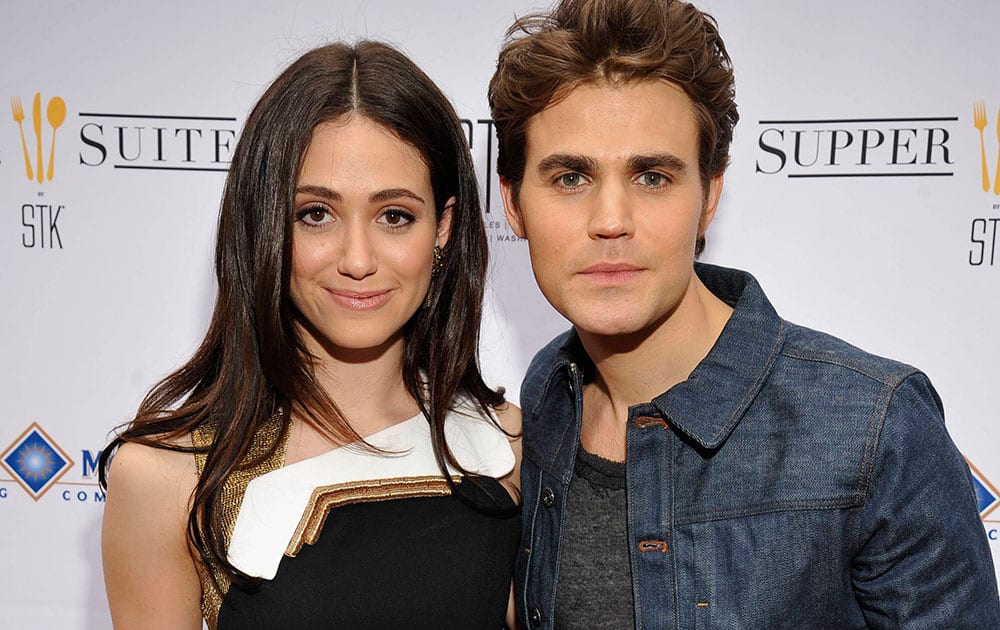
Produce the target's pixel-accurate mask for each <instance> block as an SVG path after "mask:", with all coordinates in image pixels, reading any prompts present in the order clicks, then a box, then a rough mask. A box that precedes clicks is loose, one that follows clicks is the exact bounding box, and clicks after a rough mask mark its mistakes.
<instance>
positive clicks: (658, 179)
mask: <svg viewBox="0 0 1000 630" xmlns="http://www.w3.org/2000/svg"><path fill="white" fill-rule="evenodd" d="M639 183H640V184H642V185H643V186H647V187H649V188H659V187H660V186H663V185H664V184H666V183H667V178H666V176H665V175H663V173H656V172H650V173H643V174H642V175H640V176H639Z"/></svg>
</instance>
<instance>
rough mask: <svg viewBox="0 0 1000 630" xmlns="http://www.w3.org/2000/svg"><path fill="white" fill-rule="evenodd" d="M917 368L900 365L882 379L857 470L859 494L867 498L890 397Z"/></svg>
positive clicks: (890, 400) (890, 402) (890, 401)
mask: <svg viewBox="0 0 1000 630" xmlns="http://www.w3.org/2000/svg"><path fill="white" fill-rule="evenodd" d="M916 372H917V370H916V369H915V368H913V367H911V366H909V365H902V366H900V367H899V368H898V369H897V370H896V371H895V372H893V373H892V374H890V375H889V377H888V378H887V379H886V380H885V381H883V393H882V394H881V395H880V396H879V398H878V400H877V401H876V404H875V405H874V406H873V407H872V414H871V416H870V419H869V424H868V432H867V434H866V436H865V445H864V450H863V453H864V454H863V456H862V458H861V465H860V468H859V470H858V489H857V492H858V494H859V496H861V497H862V498H864V499H866V500H867V497H868V492H869V491H870V489H871V480H872V475H873V474H874V471H875V460H876V459H877V457H878V445H879V440H880V438H881V436H882V428H883V427H884V426H885V419H886V416H887V415H888V413H889V406H890V405H891V404H892V398H893V396H894V395H895V394H896V391H897V390H898V389H899V386H900V384H902V383H903V382H904V381H905V380H906V379H907V378H908V377H909V376H911V375H912V374H914V373H916Z"/></svg>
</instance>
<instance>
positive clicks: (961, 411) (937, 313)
mask: <svg viewBox="0 0 1000 630" xmlns="http://www.w3.org/2000/svg"><path fill="white" fill-rule="evenodd" d="M91 5H96V6H91ZM206 5H209V6H206ZM539 6H544V3H536V2H532V0H509V1H506V2H489V3H469V2H464V1H461V0H447V1H445V0H438V1H436V2H434V3H413V2H404V1H402V0H369V1H360V0H358V1H353V0H352V1H347V0H344V1H341V2H336V3H333V2H329V1H320V0H300V1H292V2H284V3H274V2H236V1H235V0H226V1H220V2H215V3H200V2H191V1H185V2H174V3H162V2H155V3H154V2H148V1H144V2H136V3H128V4H125V3H121V4H119V3H100V4H98V3H76V4H72V5H71V4H69V3H63V2H52V1H36V2H31V3H28V2H21V3H9V4H6V5H5V6H4V8H3V11H4V17H3V19H2V20H0V59H3V64H2V69H0V93H2V95H3V97H4V102H3V103H0V105H2V108H0V299H2V300H3V302H2V304H3V306H2V308H0V370H2V376H3V378H2V379H0V398H2V400H3V405H2V407H0V409H2V410H0V460H2V462H3V463H2V464H0V558H3V562H2V565H0V626H2V627H3V628H11V629H21V628H87V629H93V628H107V627H109V626H110V621H109V617H108V614H107V610H106V604H105V599H104V588H103V581H102V577H101V569H100V555H99V528H100V519H101V510H102V507H103V494H102V493H101V492H100V491H99V489H98V487H97V485H96V477H95V475H94V474H93V463H94V461H95V460H96V455H97V453H98V451H99V450H100V449H101V447H102V445H103V444H104V443H105V441H106V439H107V437H108V433H109V431H110V430H111V429H112V427H113V426H114V425H116V424H117V423H119V422H122V421H124V420H127V419H128V418H129V417H130V414H132V413H133V412H134V410H135V408H136V406H137V405H138V403H139V401H140V399H141V398H142V396H143V394H144V393H145V391H146V390H147V389H148V388H149V387H150V386H151V385H152V384H153V383H154V382H155V381H156V380H158V379H159V378H161V377H162V376H164V375H165V374H166V373H168V372H169V371H171V370H172V369H173V368H175V367H176V366H178V365H179V364H180V363H181V362H182V361H183V360H184V359H185V358H187V357H188V356H189V355H190V353H191V352H192V350H193V349H194V347H195V345H196V344H197V342H198V341H199V340H200V338H201V336H202V335H203V333H204V330H205V327H206V324H207V321H208V316H209V313H210V310H211V306H212V302H213V296H214V278H213V274H212V261H211V250H212V243H213V240H214V226H215V220H216V210H217V208H218V202H219V196H220V191H221V188H222V184H223V180H224V177H225V172H224V170H225V167H226V162H227V160H228V158H229V152H230V151H231V150H232V147H233V146H234V145H235V140H234V134H235V133H237V132H238V130H239V128H240V125H242V123H243V121H244V119H245V116H246V114H247V111H248V109H249V108H250V106H251V105H252V103H253V102H254V100H255V99H256V98H257V97H258V96H259V95H260V94H261V92H262V90H263V88H264V87H265V86H266V85H267V83H268V82H269V81H270V80H271V79H272V78H273V77H274V76H275V75H276V74H277V73H278V72H279V71H280V70H281V69H282V68H283V67H284V66H285V65H287V64H288V63H289V62H290V61H292V60H293V59H294V58H295V57H296V56H297V55H298V54H299V53H301V52H303V51H305V50H306V49H308V48H310V47H312V46H315V45H318V44H321V43H324V42H326V41H329V40H335V39H348V40H354V39H357V38H359V37H369V38H376V39H384V40H388V41H390V42H392V43H395V44H397V45H398V46H400V47H401V48H402V49H403V50H404V51H406V52H407V53H408V54H410V55H411V56H412V58H413V59H414V60H415V61H416V62H417V63H418V64H419V65H420V66H421V67H423V68H424V69H425V70H426V71H427V72H428V74H430V75H431V77H432V78H433V79H435V80H436V81H437V82H438V83H439V85H441V86H442V87H443V89H444V90H445V92H446V93H447V94H448V95H449V96H450V97H451V98H452V99H453V100H454V102H455V105H456V108H457V110H458V112H459V115H460V116H461V117H463V118H465V119H468V121H469V128H470V129H471V132H472V147H473V152H474V154H475V157H476V161H477V166H478V167H479V169H480V173H481V178H482V185H483V189H484V192H485V191H486V189H487V188H489V189H490V192H491V194H490V198H491V201H490V206H489V209H488V213H489V214H488V216H487V221H489V228H488V229H489V233H490V236H491V247H492V250H491V253H492V257H493V265H492V270H491V279H490V280H491V291H490V295H489V300H488V304H487V309H486V311H487V316H486V321H485V324H484V330H483V344H482V360H483V365H484V371H485V373H486V375H487V378H488V380H489V381H490V382H491V383H493V384H497V385H505V386H506V387H507V388H508V391H509V392H510V394H511V397H512V398H513V399H514V400H515V401H516V400H517V391H518V388H519V386H520V379H521V375H522V373H523V371H524V369H525V367H526V366H527V363H528V361H529V360H530V358H531V356H532V354H533V353H534V352H535V351H536V350H537V349H538V348H539V347H540V346H541V345H542V344H543V343H544V342H545V341H547V340H548V339H549V338H550V337H551V336H552V335H554V334H556V333H557V332H559V331H560V330H562V329H563V328H564V327H565V326H566V324H565V322H564V321H562V320H561V319H560V318H559V317H558V316H557V315H556V314H555V313H554V312H553V311H552V310H551V309H550V308H549V307H548V305H547V304H546V303H545V302H544V300H543V299H542V298H541V297H540V294H539V293H538V291H537V289H536V288H535V285H534V282H533V279H532V277H531V273H530V268H529V265H528V260H527V248H526V246H525V244H524V243H523V242H518V241H516V240H512V239H511V233H510V231H509V229H508V228H507V226H506V224H505V223H504V221H503V214H502V208H501V205H500V202H499V198H498V195H497V194H496V181H495V177H496V176H495V174H494V172H493V166H494V165H493V164H492V163H491V159H489V158H490V157H492V160H495V148H494V147H493V146H491V144H490V140H491V139H492V137H491V134H490V127H489V125H488V123H487V122H486V120H487V119H488V118H489V111H488V107H487V104H486V98H485V92H486V84H487V82H488V80H489V77H490V75H491V73H492V69H493V65H494V62H495V59H496V51H497V49H498V46H499V43H500V40H501V37H502V34H503V31H504V30H505V28H506V27H507V25H508V24H509V23H510V22H511V21H512V19H513V17H514V16H515V15H517V14H523V13H525V12H527V11H528V10H530V9H532V8H534V7H539ZM701 6H702V7H703V8H705V9H707V10H709V11H710V12H711V13H713V14H714V15H715V16H716V17H717V19H718V21H719V23H720V27H721V30H722V33H723V36H724V38H725V40H726V42H727V44H728V46H729V49H730V53H731V54H732V56H733V59H734V64H735V66H736V71H737V100H738V102H739V104H740V111H741V115H742V121H741V123H740V125H739V127H738V128H737V134H736V139H735V143H734V146H733V161H732V166H731V167H730V169H729V172H728V174H727V177H726V188H725V193H724V196H723V201H722V204H721V207H720V210H719V213H718V215H717V218H716V223H715V225H714V226H713V229H712V231H711V232H710V233H709V243H708V249H707V251H706V253H705V256H704V259H705V260H707V261H710V262H718V263H721V264H726V265H731V266H737V267H741V268H745V269H748V270H750V271H752V272H753V273H754V274H755V275H756V276H757V278H758V279H759V280H760V281H761V283H762V285H763V286H764V288H765V290H766V291H767V292H768V294H769V296H770V297H771V299H772V301H773V302H774V303H775V304H776V306H777V307H778V309H779V312H781V313H782V314H783V315H784V316H785V317H786V318H788V319H791V320H793V321H796V322H798V323H802V324H806V325H809V326H812V327H816V328H821V329H824V330H827V331H829V332H832V333H834V334H836V335H838V336H841V337H843V338H845V339H847V340H848V341H850V342H852V343H855V344H857V345H860V346H862V347H864V348H866V349H869V350H871V351H874V352H877V353H879V354H884V355H889V356H892V357H894V358H898V359H901V360H903V361H906V362H908V363H913V364H915V365H918V366H919V367H921V368H923V369H924V370H925V371H927V373H928V374H929V375H930V377H931V379H932V380H933V381H934V383H935V385H936V386H937V388H938V390H939V392H940V393H941V396H942V398H943V399H944V403H945V407H946V413H947V420H948V425H949V427H950V430H951V433H952V435H953V437H954V439H955V441H956V442H957V444H958V446H959V448H960V449H961V450H962V451H963V453H964V454H965V455H966V457H967V458H968V460H969V461H970V463H972V464H973V466H974V469H975V470H976V473H977V478H978V480H979V481H978V483H979V484H980V485H981V490H982V499H983V500H982V502H981V503H982V508H983V509H982V514H983V520H984V535H987V536H988V537H989V538H990V544H991V545H992V549H993V552H994V558H996V559H997V560H1000V540H998V538H1000V533H998V529H1000V510H997V511H996V512H993V508H995V507H997V504H998V503H1000V499H997V498H996V497H997V495H1000V491H998V490H997V489H996V487H997V486H998V485H1000V451H998V448H997V446H998V437H1000V429H998V428H997V424H998V423H997V421H998V420H1000V416H998V412H997V408H998V400H997V397H998V390H1000V388H998V387H997V381H998V376H1000V335H998V334H997V332H998V328H997V324H996V322H997V321H998V319H1000V291H998V290H997V289H998V286H1000V285H998V280H1000V251H997V250H998V247H997V246H998V245H1000V243H998V240H1000V239H998V235H997V232H998V229H997V226H998V225H1000V194H998V192H1000V186H998V187H997V188H994V185H995V180H996V179H997V178H998V177H1000V173H998V172H997V169H998V166H997V162H998V157H1000V155H998V154H1000V140H998V136H997V127H998V123H1000V120H998V109H1000V83H998V82H997V79H996V61H997V56H996V49H995V41H996V40H995V33H996V27H997V26H1000V5H998V4H997V3H994V2H988V1H987V0H980V1H966V2H961V3H942V2H938V3H919V6H918V4H915V3H913V2H908V1H904V0H892V1H885V2H880V3H869V2H863V1H862V0H844V1H842V2H837V3H818V2H813V3H786V2H778V1H777V0H767V1H758V2H753V3H747V2H740V1H738V0H706V1H705V2H704V3H702V5H701ZM990 26H992V27H993V28H990ZM36 93H37V94H39V96H38V103H39V106H38V113H39V115H38V120H39V127H40V129H39V131H40V133H39V134H37V135H36V129H35V125H34V118H35V111H34V103H35V98H36V97H35V95H36ZM56 97H59V98H60V99H62V102H63V103H64V104H65V112H66V113H65V115H64V116H63V115H61V114H60V111H59V109H60V108H59V107H58V100H56ZM12 98H17V99H19V100H20V103H21V110H22V111H23V114H24V117H23V121H22V122H21V124H20V125H19V124H18V123H17V121H16V117H15V115H14V108H13V107H11V108H8V105H7V102H6V101H7V100H9V99H12ZM980 101H981V102H982V103H983V105H984V109H985V118H986V123H987V126H986V127H985V128H984V131H983V135H982V147H980V132H979V131H978V129H977V127H976V125H975V123H976V120H975V117H974V115H973V110H974V104H975V103H977V102H980ZM480 121H483V122H480ZM22 130H23V131H22ZM53 132H54V142H53ZM22 133H23V138H24V145H23V146H22V139H21V138H22ZM38 136H40V137H41V142H40V144H41V154H42V156H41V160H39V141H38ZM796 141H798V153H796ZM26 152H27V157H28V159H27V160H26V157H25V153H26ZM53 152H54V157H53V159H52V166H53V168H52V171H51V178H49V175H50V170H49V168H48V166H49V164H48V163H49V159H50V155H52V154H53ZM984 160H985V166H984V165H983V162H984ZM40 161H41V163H42V165H43V168H42V171H43V175H44V177H43V181H42V182H41V183H39V181H38V179H37V177H38V171H39V168H38V165H39V162H40ZM29 166H30V168H31V170H32V175H33V179H30V180H29V179H28V176H27V175H28V173H27V170H28V168H29ZM984 178H986V179H987V180H988V181H987V182H984V181H983V180H984ZM984 184H988V185H987V186H986V187H987V188H988V190H984ZM994 190H996V191H998V192H994ZM32 458H36V459H32ZM37 458H42V459H37ZM32 462H37V463H40V467H36V468H30V464H31V463H32ZM26 466H28V467H27V468H26ZM18 471H20V474H18ZM991 480H993V481H992V482H991Z"/></svg>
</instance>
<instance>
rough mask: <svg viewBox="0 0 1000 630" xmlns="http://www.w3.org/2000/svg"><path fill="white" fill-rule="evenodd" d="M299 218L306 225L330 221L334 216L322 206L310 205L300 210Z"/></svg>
mask: <svg viewBox="0 0 1000 630" xmlns="http://www.w3.org/2000/svg"><path fill="white" fill-rule="evenodd" d="M298 219H299V221H302V222H303V223H305V224H306V225H312V226H317V225H323V224H326V223H329V222H330V221H332V220H333V217H332V216H331V215H330V211H329V210H327V209H326V208H324V207H322V206H310V207H308V208H303V209H302V210H300V211H299V214H298Z"/></svg>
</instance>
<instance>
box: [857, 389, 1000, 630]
mask: <svg viewBox="0 0 1000 630" xmlns="http://www.w3.org/2000/svg"><path fill="white" fill-rule="evenodd" d="M878 440H879V442H878V446H877V448H876V450H875V460H874V463H873V468H872V471H871V474H870V475H869V479H870V484H869V488H868V492H867V494H866V500H865V504H864V506H863V508H862V510H861V513H860V515H859V521H858V529H857V535H858V541H859V545H860V549H861V551H860V552H859V553H858V555H857V556H856V557H855V558H854V561H853V564H852V575H851V577H852V580H853V584H854V590H855V593H856V595H857V598H858V602H859V603H860V605H861V608H862V610H863V611H864V614H865V617H866V619H867V621H868V625H869V626H871V627H876V628H878V627H893V628H895V627H907V628H911V627H912V628H1000V601H998V598H997V584H996V576H995V573H994V569H993V562H992V558H991V555H990V550H989V545H988V543H987V540H986V535H985V532H984V530H983V524H982V521H981V520H980V519H979V514H978V511H977V509H976V500H975V493H974V491H973V487H972V478H971V475H970V472H969V468H968V465H967V464H966V463H965V460H964V459H963V458H962V455H961V454H960V453H959V452H958V449H957V448H956V447H955V445H954V443H953V442H952V441H951V438H950V437H949V436H948V433H947V431H946V430H945V426H944V416H943V411H942V408H941V401H940V399H939V398H938V396H937V393H936V392H935V391H934V388H933V387H932V386H931V384H930V382H929V381H928V380H927V377H926V376H924V375H923V374H919V373H917V374H913V375H911V376H909V377H907V378H906V379H904V380H903V381H902V382H901V383H900V384H899V386H898V387H896V389H895V391H894V392H892V393H891V397H890V399H889V401H888V405H887V407H886V410H885V418H884V422H883V423H882V427H881V431H880V436H879V438H878Z"/></svg>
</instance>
